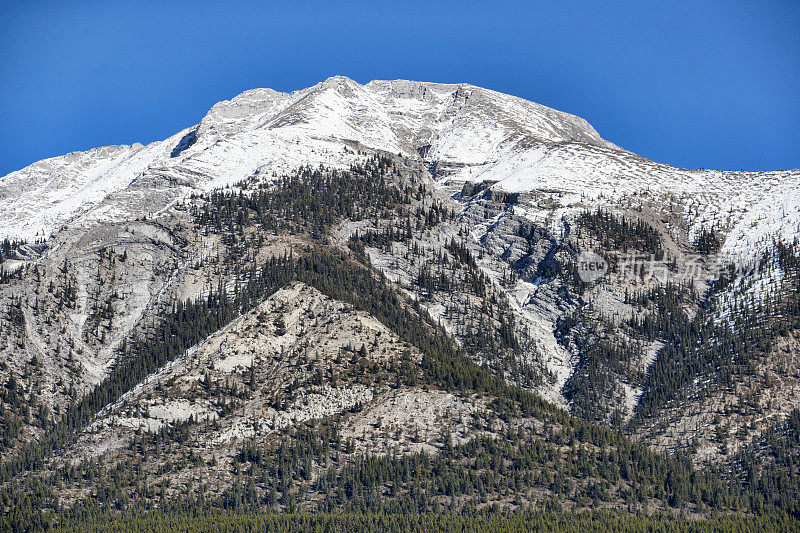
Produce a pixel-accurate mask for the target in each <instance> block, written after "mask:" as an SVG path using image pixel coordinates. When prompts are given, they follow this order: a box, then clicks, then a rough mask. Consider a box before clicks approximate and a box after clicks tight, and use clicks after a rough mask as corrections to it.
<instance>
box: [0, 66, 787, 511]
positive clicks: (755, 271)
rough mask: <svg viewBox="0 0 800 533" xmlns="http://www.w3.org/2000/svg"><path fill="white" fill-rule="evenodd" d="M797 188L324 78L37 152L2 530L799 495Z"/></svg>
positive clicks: (764, 505)
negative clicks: (177, 517) (192, 517)
mask: <svg viewBox="0 0 800 533" xmlns="http://www.w3.org/2000/svg"><path fill="white" fill-rule="evenodd" d="M798 191H800V170H788V171H765V172H753V173H750V172H728V171H712V170H705V169H700V170H687V169H678V168H674V167H670V166H667V165H663V164H658V163H655V162H652V161H649V160H647V159H644V158H641V157H639V156H637V155H635V154H633V153H631V152H628V151H626V150H624V149H622V148H620V147H618V146H616V145H614V144H612V143H610V142H608V141H606V140H604V139H602V138H601V137H600V136H599V134H598V133H597V132H596V131H595V130H594V128H592V126H590V125H589V124H588V123H587V122H586V121H585V120H583V119H581V118H578V117H575V116H572V115H569V114H567V113H563V112H559V111H556V110H553V109H549V108H547V107H544V106H541V105H538V104H535V103H532V102H528V101H525V100H522V99H520V98H516V97H512V96H508V95H504V94H501V93H497V92H494V91H490V90H487V89H483V88H480V87H475V86H472V85H466V84H460V85H446V84H436V83H422V82H412V81H406V80H394V81H372V82H370V83H368V84H366V85H360V84H358V83H356V82H354V81H353V80H350V79H348V78H345V77H341V76H337V77H333V78H329V79H328V80H325V81H324V82H322V83H319V84H317V85H315V86H313V87H309V88H307V89H303V90H299V91H295V92H291V93H281V92H277V91H273V90H271V89H255V90H252V91H247V92H245V93H242V94H241V95H239V96H236V97H235V98H233V99H232V100H229V101H223V102H220V103H218V104H216V105H215V106H214V107H213V108H212V109H211V110H210V111H209V112H208V113H207V114H206V116H205V117H204V118H203V119H202V120H201V121H200V123H199V124H197V125H195V126H192V127H190V128H186V129H184V130H182V131H180V132H178V133H176V134H175V135H173V136H172V137H170V138H168V139H166V140H164V141H159V142H155V143H152V144H149V145H147V146H143V145H140V144H134V145H131V146H116V147H104V148H96V149H93V150H89V151H87V152H76V153H72V154H68V155H65V156H62V157H56V158H52V159H47V160H43V161H40V162H37V163H34V164H33V165H30V166H29V167H26V168H24V169H22V170H20V171H17V172H13V173H11V174H9V175H7V176H5V177H3V178H0V221H2V224H0V238H2V239H3V243H2V248H0V323H1V324H2V328H0V352H2V365H0V383H3V384H4V387H3V389H2V395H1V396H0V408H2V411H0V429H2V442H0V449H2V451H3V461H2V464H1V465H0V474H1V475H0V479H1V480H2V483H3V488H2V490H3V493H2V494H3V500H2V501H3V502H5V503H4V505H5V507H6V510H7V511H8V513H7V514H8V516H9V517H10V518H9V519H8V520H10V522H9V524H16V525H17V526H19V524H21V523H25V522H26V521H27V522H30V523H37V524H39V525H44V524H47V523H51V522H53V521H55V522H58V523H60V524H62V525H63V524H64V523H66V522H65V520H67V518H65V516H70V517H71V518H70V519H78V520H82V519H86V518H87V517H93V516H95V515H96V514H97V513H100V512H106V511H108V510H110V509H111V510H120V509H128V508H130V509H133V510H136V509H138V510H145V509H150V508H153V507H157V508H160V509H164V508H168V507H169V506H172V505H175V506H176V507H175V509H180V508H182V507H181V506H182V505H184V503H185V502H190V501H191V502H194V503H192V504H191V505H193V506H194V505H198V506H200V507H201V508H202V509H207V508H210V509H218V508H220V507H221V508H223V509H235V510H242V509H261V510H264V509H271V510H273V511H282V512H286V511H297V510H301V511H303V510H316V511H322V510H324V511H333V512H348V513H349V512H366V511H369V512H381V513H383V512H389V513H400V514H408V513H419V512H422V513H425V512H432V511H436V510H442V509H446V510H449V511H450V512H452V513H460V514H465V515H469V513H474V512H477V511H481V512H488V511H491V510H494V509H506V510H516V511H522V510H523V509H529V508H537V509H540V508H544V509H548V510H551V511H553V510H556V509H561V510H562V511H566V510H578V509H589V508H612V509H617V510H623V509H626V510H628V509H634V508H635V509H638V510H640V511H641V510H646V511H653V510H664V511H668V512H674V513H677V512H684V513H690V514H691V515H692V516H694V517H708V516H711V515H712V514H714V513H716V512H718V511H719V512H722V513H728V512H734V511H746V512H747V513H756V512H765V511H768V512H783V513H789V514H790V515H791V516H794V517H797V516H798V507H797V505H796V502H797V498H794V496H793V495H797V494H800V492H798V487H800V482H799V481H798V480H800V471H798V465H797V462H796V461H795V460H794V459H792V457H793V456H794V455H793V454H794V451H796V450H797V449H798V448H797V435H798V426H797V424H795V423H794V422H796V420H795V419H796V417H797V411H796V409H797V408H798V407H800V395H798V393H797V391H798V390H800V388H799V387H798V386H800V366H798V363H797V357H796V354H797V352H798V350H800V346H799V345H798V342H797V338H798V336H797V334H798V326H799V325H800V320H798V317H800V312H799V311H798V310H799V309H800V298H799V297H798V294H800V292H799V291H798V287H799V285H798V282H799V281H800V269H799V268H798V267H799V266H800V261H798V251H799V250H798V246H800V243H799V242H798V234H800V197H798V194H800V193H798ZM787 450H788V451H787ZM98 465H104V466H103V468H98ZM410 472H413V474H412V473H410ZM554 474H555V475H554ZM37 483H38V484H37ZM776 486H782V487H784V489H782V490H781V491H777V490H775V488H774V487H776ZM181 502H184V503H181ZM186 505H189V504H188V503H187V504H186ZM26 509H27V510H28V511H29V510H30V509H43V510H42V511H41V512H40V513H39V514H36V513H33V514H32V513H31V512H28V511H26ZM65 509H66V510H67V511H64V510H65ZM64 513H67V514H66V515H65V514H64ZM69 513H72V514H71V515H70V514H69ZM15 520H16V521H15Z"/></svg>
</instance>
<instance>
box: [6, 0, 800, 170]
mask: <svg viewBox="0 0 800 533" xmlns="http://www.w3.org/2000/svg"><path fill="white" fill-rule="evenodd" d="M488 6H491V7H488ZM799 27H800V2H798V1H787V2H781V1H768V0H762V1H751V2H738V1H719V2H706V1H701V0H694V1H688V2H647V1H637V2H609V3H601V2H573V1H569V0H561V1H557V2H541V3H535V2H519V3H515V2H497V3H492V4H482V3H474V2H469V1H465V0H462V1H458V2H414V1H403V0H395V1H393V2H388V3H385V4H383V3H380V2H347V1H341V2H338V3H335V4H334V3H325V4H323V3H320V4H316V3H306V2H302V1H299V0H295V1H291V2H269V1H258V2H244V1H239V2H237V1H228V2H219V3H210V2H179V1H173V2H169V1H164V0H162V1H159V2H151V1H147V0H137V1H135V2H132V1H125V2H115V1H103V2H92V1H83V2H71V1H68V0H62V1H59V2H44V1H25V2H19V1H14V2H5V1H4V0H0V117H2V119H3V121H2V128H0V146H1V147H2V148H1V149H0V175H4V174H6V173H8V172H10V171H13V170H16V169H19V168H22V167H24V166H25V165H28V164H30V163H32V162H34V161H36V160H38V159H41V158H44V157H51V156H55V155H60V154H63V153H67V152H70V151H73V150H85V149H88V148H91V147H94V146H101V145H108V144H128V143H132V142H136V141H139V142H143V143H147V142H151V141H154V140H160V139H163V138H165V137H167V136H169V135H171V134H173V133H175V132H176V131H178V130H180V129H182V128H185V127H187V126H189V125H192V124H195V123H197V122H199V121H200V119H201V118H202V117H203V115H204V114H205V112H206V111H207V110H208V108H210V107H211V106H212V105H213V104H214V103H215V102H217V101H219V100H223V99H228V98H231V97H233V96H234V95H236V94H238V93H240V92H241V91H244V90H247V89H251V88H254V87H272V88H274V89H278V90H283V91H288V90H294V89H300V88H303V87H306V86H309V85H312V84H314V83H316V82H318V81H321V80H323V79H325V78H326V77H328V76H331V75H334V74H344V75H347V76H350V77H351V78H353V79H355V80H356V81H358V82H360V83H365V82H367V81H369V80H371V79H386V78H407V79H415V80H426V81H439V82H469V83H473V84H475V85H480V86H483V87H487V88H490V89H494V90H498V91H502V92H506V93H510V94H514V95H517V96H521V97H523V98H527V99H529V100H533V101H535V102H539V103H541V104H544V105H547V106H550V107H554V108H556V109H560V110H564V111H568V112H570V113H574V114H576V115H579V116H582V117H584V118H586V119H587V120H589V122H591V123H592V124H593V125H594V126H595V127H596V128H597V130H598V131H599V132H600V134H601V135H602V136H603V137H605V138H606V139H608V140H610V141H612V142H614V143H616V144H618V145H620V146H623V147H625V148H627V149H629V150H632V151H634V152H636V153H638V154H640V155H643V156H645V157H648V158H650V159H654V160H656V161H660V162H665V163H670V164H673V165H677V166H683V167H689V168H697V167H705V168H722V169H739V168H744V169H748V170H759V169H776V168H796V167H800V31H799V30H798V28H799Z"/></svg>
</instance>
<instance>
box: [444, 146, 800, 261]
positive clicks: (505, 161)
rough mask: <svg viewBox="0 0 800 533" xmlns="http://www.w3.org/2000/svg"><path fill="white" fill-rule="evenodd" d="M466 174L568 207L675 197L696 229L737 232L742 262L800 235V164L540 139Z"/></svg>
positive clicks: (732, 250) (736, 256)
mask: <svg viewBox="0 0 800 533" xmlns="http://www.w3.org/2000/svg"><path fill="white" fill-rule="evenodd" d="M458 178H461V179H467V180H468V181H476V182H482V181H493V182H497V183H496V184H495V185H494V186H493V187H495V188H497V189H501V190H504V191H507V192H529V191H535V190H539V191H559V192H560V193H561V194H562V196H561V205H562V206H564V207H567V206H571V205H573V204H577V203H580V204H582V205H587V204H588V205H608V204H613V203H620V204H626V203H628V204H633V205H637V204H640V203H641V202H643V201H649V202H651V203H661V204H662V205H669V204H670V203H671V202H674V203H675V206H676V208H677V209H680V210H681V211H682V212H683V215H684V218H685V220H686V222H687V225H688V226H689V228H690V237H694V236H695V235H696V233H697V232H698V231H699V230H700V229H701V228H707V229H708V228H711V227H717V228H718V229H720V230H721V231H723V232H726V233H729V237H728V238H727V240H726V243H725V246H724V248H723V250H722V252H723V256H724V257H726V258H727V259H730V260H732V261H735V262H745V261H747V260H749V259H748V258H751V257H753V255H754V254H756V253H757V252H758V250H760V249H763V246H764V245H765V244H768V243H769V242H770V241H771V240H772V238H773V237H779V238H784V239H786V240H787V241H791V240H792V239H793V238H794V237H795V236H797V235H800V196H798V191H799V190H800V171H799V170H788V171H773V172H723V171H715V170H686V169H678V168H674V167H670V166H668V165H663V164H659V163H654V162H652V161H649V160H647V159H644V158H641V157H639V156H637V155H635V154H632V153H630V152H626V151H624V150H609V149H606V148H600V147H596V146H591V145H587V144H579V143H561V144H555V145H551V144H546V143H538V144H537V145H535V146H533V147H531V148H528V149H525V150H521V151H516V150H509V151H508V152H506V153H503V154H500V155H499V156H498V157H497V160H496V161H495V162H491V163H487V164H485V165H481V166H480V167H477V168H473V169H471V172H470V175H464V173H463V172H462V173H461V174H460V175H459V176H458ZM451 179H452V177H451ZM665 202H666V203H665Z"/></svg>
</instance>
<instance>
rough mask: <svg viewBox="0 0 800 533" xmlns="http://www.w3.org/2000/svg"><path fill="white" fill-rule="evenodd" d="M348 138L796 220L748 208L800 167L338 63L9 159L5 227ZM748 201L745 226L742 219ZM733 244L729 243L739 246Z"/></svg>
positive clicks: (452, 170) (330, 146)
mask: <svg viewBox="0 0 800 533" xmlns="http://www.w3.org/2000/svg"><path fill="white" fill-rule="evenodd" d="M353 144H357V145H360V146H363V147H365V148H371V149H376V150H382V151H385V152H391V153H395V154H396V153H401V154H403V155H405V156H406V157H411V158H417V159H419V160H420V161H421V162H422V163H424V164H425V166H426V167H427V168H428V169H430V172H431V176H432V178H433V179H434V180H435V181H436V182H437V183H438V184H439V185H440V186H448V187H451V188H452V190H456V189H460V186H461V184H462V183H463V182H466V181H479V182H483V181H486V182H496V185H495V187H497V188H502V189H504V190H506V191H509V192H528V191H535V190H550V191H552V190H556V191H562V192H563V202H564V204H565V205H569V204H574V203H576V202H578V203H585V202H589V201H591V199H593V198H594V199H596V198H613V199H615V201H621V199H624V198H635V197H636V196H637V195H640V194H642V193H643V192H644V193H647V194H651V195H655V196H659V195H661V196H667V195H669V196H671V197H676V198H678V199H679V202H681V203H682V204H683V206H684V209H685V212H686V213H687V216H691V217H692V220H691V221H690V222H689V223H690V225H692V226H693V227H701V226H707V225H710V224H715V225H717V226H719V227H724V228H729V229H731V230H733V229H734V228H736V231H732V234H733V235H734V236H735V238H736V240H737V241H741V242H742V243H745V242H749V241H750V239H748V237H747V236H748V235H750V236H752V235H755V234H756V233H758V232H760V231H761V230H764V231H768V232H769V233H770V234H772V233H774V232H775V231H778V232H782V231H783V229H782V228H784V226H786V224H787V223H785V221H786V220H791V223H790V225H796V222H794V218H793V217H794V215H792V216H787V217H780V218H779V219H775V217H771V216H767V215H768V214H769V213H766V214H764V215H763V216H762V215H761V214H758V213H755V212H754V210H755V209H758V210H761V207H758V206H769V205H774V202H775V201H776V200H781V205H784V203H785V201H786V199H787V198H793V196H791V195H788V194H786V191H789V190H792V188H793V187H797V186H798V181H800V173H798V172H797V171H785V172H775V173H769V174H765V173H734V172H713V171H687V170H685V169H676V168H673V167H670V166H668V165H661V164H657V163H653V162H651V161H648V160H646V159H643V158H641V157H638V156H636V155H635V154H632V153H630V152H627V151H624V150H622V149H620V148H619V147H617V146H616V145H614V144H612V143H610V142H608V141H606V140H604V139H603V138H602V137H600V135H599V134H598V133H597V131H596V130H595V129H594V128H593V127H592V126H591V125H590V124H589V123H588V122H587V121H586V120H584V119H582V118H579V117H576V116H574V115H570V114H568V113H564V112H561V111H557V110H554V109H551V108H548V107H546V106H543V105H540V104H536V103H534V102H529V101H527V100H524V99H521V98H518V97H515V96H510V95H506V94H503V93H499V92H496V91H492V90H489V89H484V88H481V87H477V86H474V85H469V84H463V83H462V84H442V83H432V82H418V81H411V80H375V81H371V82H369V83H367V84H365V85H361V84H359V83H357V82H355V81H353V80H352V79H350V78H347V77H344V76H333V77H331V78H328V79H327V80H325V81H322V82H320V83H317V84H316V85H313V86H311V87H308V88H305V89H301V90H297V91H293V92H280V91H276V90H273V89H252V90H249V91H245V92H243V93H241V94H239V95H237V96H235V97H233V98H231V99H230V100H224V101H221V102H219V103H217V104H216V105H214V106H213V107H212V108H211V109H210V110H209V111H208V113H207V114H206V115H205V117H203V119H202V120H201V121H200V122H199V123H198V124H197V125H195V126H191V127H189V128H186V129H184V130H182V131H180V132H178V133H176V134H175V135H173V136H172V137H170V138H168V139H165V140H164V141H159V142H155V143H151V144H150V145H148V146H142V145H140V144H134V145H131V146H120V147H113V146H111V147H104V148H96V149H93V150H89V151H87V152H74V153H71V154H67V155H65V156H61V157H57V158H51V159H47V160H43V161H40V162H38V163H34V164H33V165H30V166H28V167H26V168H25V169H22V170H20V171H17V172H12V173H11V174H9V175H7V176H5V177H3V178H0V222H2V223H1V224H0V238H2V237H4V236H17V237H24V238H27V239H32V238H34V237H35V236H36V235H37V234H38V235H42V234H44V235H49V234H51V233H53V232H54V231H57V230H58V229H59V228H60V227H61V226H63V225H65V224H78V223H82V224H83V223H86V224H88V223H95V222H97V221H113V220H119V219H125V218H135V217H137V216H140V215H141V213H143V212H144V213H153V212H158V211H160V210H161V209H164V208H165V207H167V206H168V205H169V204H170V203H171V202H174V201H176V200H178V199H179V198H181V197H183V196H185V195H187V194H189V193H191V192H192V191H197V190H201V191H204V190H209V189H211V188H214V187H220V186H225V185H228V184H231V183H235V182H237V181H239V180H242V179H244V178H246V177H248V176H250V175H252V174H253V173H254V172H255V171H257V170H258V171H260V172H261V174H262V175H272V173H276V174H280V173H283V172H289V171H291V170H293V169H295V168H297V167H299V166H301V165H305V164H310V165H319V164H323V165H328V166H333V167H339V168H345V167H347V166H349V165H350V164H351V163H352V162H354V161H355V160H356V159H357V156H356V155H354V154H353V153H352V150H345V148H346V147H347V146H352V145H353ZM773 199H775V200H773ZM787 210H788V211H787ZM784 211H787V212H791V213H794V212H795V211H796V210H795V209H794V206H792V205H786V206H785V209H784ZM747 213H750V215H749V216H748V218H747V220H748V222H747V225H748V227H747V228H744V227H738V226H737V224H739V223H740V221H742V220H744V219H743V217H744V215H745V214H747ZM767 220H769V221H770V222H769V224H767V222H766V221H767ZM762 222H763V224H762ZM762 226H763V227H762ZM789 229H792V228H789ZM787 232H788V233H789V234H791V235H794V234H796V233H797V228H794V229H792V231H789V230H787ZM763 238H765V237H760V239H763ZM732 246H733V245H732V244H729V245H726V250H727V249H729V248H730V249H731V254H732V255H736V253H734V252H735V250H733V249H732V248H731V247H732Z"/></svg>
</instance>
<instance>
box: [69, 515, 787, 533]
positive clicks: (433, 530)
mask: <svg viewBox="0 0 800 533" xmlns="http://www.w3.org/2000/svg"><path fill="white" fill-rule="evenodd" d="M53 531H54V532H58V533H72V532H75V533H77V532H98V533H100V532H108V533H135V532H140V531H160V532H162V533H173V532H174V533H194V532H215V533H250V532H255V531H260V532H265V533H271V532H274V533H295V532H296V533H323V532H324V533H336V532H339V531H341V532H347V533H361V532H363V533H367V532H374V531H380V532H382V533H405V532H409V531H413V532H416V533H473V532H474V533H530V532H540V533H568V532H579V531H592V532H594V533H606V532H609V533H610V532H614V533H645V532H646V533H650V532H654V531H662V532H672V531H674V532H680V533H707V532H708V533H711V532H727V533H740V532H741V533H744V532H748V533H750V532H764V533H767V532H770V533H771V532H775V533H779V532H783V533H791V532H795V531H800V522H798V521H797V520H795V519H793V518H790V517H788V516H787V515H784V514H770V515H763V516H757V517H752V516H735V515H726V516H720V517H715V518H710V519H704V520H690V519H687V518H682V517H675V516H669V515H633V514H627V513H621V512H614V511H597V512H583V513H548V512H530V511H528V512H522V513H518V514H512V515H508V514H503V513H495V514H487V513H479V514H478V513H476V514H475V515H473V516H451V515H446V514H435V515H434V514H424V515H397V514H358V513H347V514H326V513H320V514H260V513H247V514H241V513H221V512H204V511H199V512H191V511H184V512H175V513H126V514H124V515H121V516H119V515H115V516H103V515H100V516H97V517H94V518H93V519H91V520H83V521H67V522H66V523H65V524H64V525H62V526H60V527H58V528H56V529H54V530H53Z"/></svg>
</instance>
